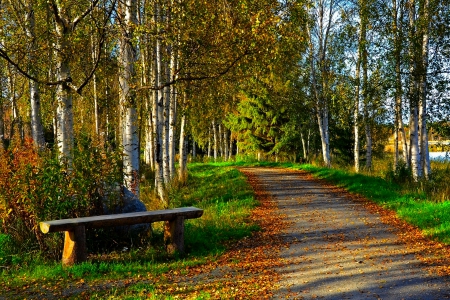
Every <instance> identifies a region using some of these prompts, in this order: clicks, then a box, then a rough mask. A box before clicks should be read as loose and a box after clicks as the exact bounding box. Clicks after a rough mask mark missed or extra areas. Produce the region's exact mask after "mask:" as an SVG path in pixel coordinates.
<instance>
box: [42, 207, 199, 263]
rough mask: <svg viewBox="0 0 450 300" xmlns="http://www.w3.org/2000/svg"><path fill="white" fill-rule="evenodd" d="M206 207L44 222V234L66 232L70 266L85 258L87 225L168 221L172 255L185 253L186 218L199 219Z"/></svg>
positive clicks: (167, 238) (166, 230) (166, 229)
mask: <svg viewBox="0 0 450 300" xmlns="http://www.w3.org/2000/svg"><path fill="white" fill-rule="evenodd" d="M202 215H203V210H202V209H199V208H196V207H182V208H174V209H165V210H154V211H145V212H136V213H125V214H115V215H104V216H94V217H85V218H74V219H63V220H53V221H45V222H41V223H40V224H39V226H40V228H41V231H42V232H43V233H49V232H58V231H65V240H64V251H63V257H62V264H63V265H64V266H70V265H73V264H76V263H80V262H83V261H85V260H86V258H87V251H86V228H87V227H89V228H103V227H108V226H124V225H134V224H143V223H153V222H159V221H165V222H166V223H165V225H164V243H165V245H166V249H167V252H168V253H169V254H174V253H184V220H185V219H195V218H200V217H201V216H202Z"/></svg>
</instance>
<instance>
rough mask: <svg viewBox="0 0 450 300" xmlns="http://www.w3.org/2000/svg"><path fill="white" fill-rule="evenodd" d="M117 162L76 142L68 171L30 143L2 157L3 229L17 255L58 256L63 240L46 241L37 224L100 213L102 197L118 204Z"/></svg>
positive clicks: (0, 196) (51, 238) (0, 197)
mask: <svg viewBox="0 0 450 300" xmlns="http://www.w3.org/2000/svg"><path fill="white" fill-rule="evenodd" d="M117 157H118V156H114V155H112V156H106V155H105V154H104V153H103V152H102V151H101V150H100V149H99V148H98V147H89V146H88V143H85V142H79V143H78V144H77V147H76V149H75V151H74V161H73V165H72V168H71V169H70V170H69V171H68V168H67V167H66V166H65V165H64V164H61V163H60V161H59V160H58V159H57V158H56V157H55V155H52V153H49V152H44V153H38V151H37V149H36V148H35V147H34V146H33V141H32V140H31V139H26V140H25V141H24V142H23V143H22V144H20V143H19V144H17V145H15V146H13V147H11V148H10V149H9V150H7V151H3V152H2V153H0V186H1V187H2V188H1V189H0V201H1V202H2V203H3V206H4V208H5V209H4V212H3V213H1V214H2V216H1V217H2V219H3V222H2V224H1V225H2V231H3V232H4V233H6V234H8V236H9V237H10V239H11V241H12V244H13V245H15V247H16V251H18V252H24V251H26V252H29V251H34V250H41V251H42V252H43V253H46V254H48V255H49V256H51V257H52V258H56V257H58V256H60V250H61V248H62V245H61V244H62V239H61V238H59V236H58V235H45V236H44V235H43V234H42V233H41V231H40V229H39V222H40V221H45V220H53V219H62V218H73V217H82V216H89V215H92V214H101V213H102V212H103V203H104V202H105V200H104V199H105V198H108V197H110V198H111V199H114V200H115V201H117V200H116V199H119V197H118V195H117V192H116V193H114V191H113V189H114V187H115V186H116V185H117V184H116V183H117V182H121V179H120V178H119V175H118V174H120V172H118V171H119V170H120V164H119V163H118V161H119V160H118V159H117Z"/></svg>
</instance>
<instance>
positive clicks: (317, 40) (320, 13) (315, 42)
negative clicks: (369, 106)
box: [307, 0, 337, 167]
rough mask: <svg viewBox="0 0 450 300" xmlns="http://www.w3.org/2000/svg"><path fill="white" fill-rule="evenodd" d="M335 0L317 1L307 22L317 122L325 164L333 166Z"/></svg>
mask: <svg viewBox="0 0 450 300" xmlns="http://www.w3.org/2000/svg"><path fill="white" fill-rule="evenodd" d="M336 4H337V3H336V2H335V0H318V1H315V2H314V3H313V6H312V8H311V9H310V10H309V14H310V18H311V19H312V20H314V23H313V24H312V25H311V24H308V26H307V32H308V36H309V60H310V78H311V90H312V93H311V94H312V95H313V96H314V99H315V109H316V117H317V123H318V125H319V133H320V139H321V145H322V156H323V161H324V164H325V165H326V166H327V167H331V155H330V136H329V134H330V133H329V103H328V101H329V97H330V95H329V80H330V78H329V76H330V73H329V71H330V70H329V67H330V66H329V61H328V54H329V43H330V35H331V33H332V30H333V25H334V23H335V22H336V18H337V16H336V9H337V7H336Z"/></svg>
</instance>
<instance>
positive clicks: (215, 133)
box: [212, 120, 218, 161]
mask: <svg viewBox="0 0 450 300" xmlns="http://www.w3.org/2000/svg"><path fill="white" fill-rule="evenodd" d="M212 127H213V136H214V161H217V151H218V145H217V143H218V141H217V126H216V120H213V122H212Z"/></svg>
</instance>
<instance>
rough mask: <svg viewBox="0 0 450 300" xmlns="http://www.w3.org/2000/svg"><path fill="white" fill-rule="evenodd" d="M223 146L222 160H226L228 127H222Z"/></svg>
mask: <svg viewBox="0 0 450 300" xmlns="http://www.w3.org/2000/svg"><path fill="white" fill-rule="evenodd" d="M223 148H224V160H225V161H226V160H228V129H227V128H225V127H224V129H223Z"/></svg>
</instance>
